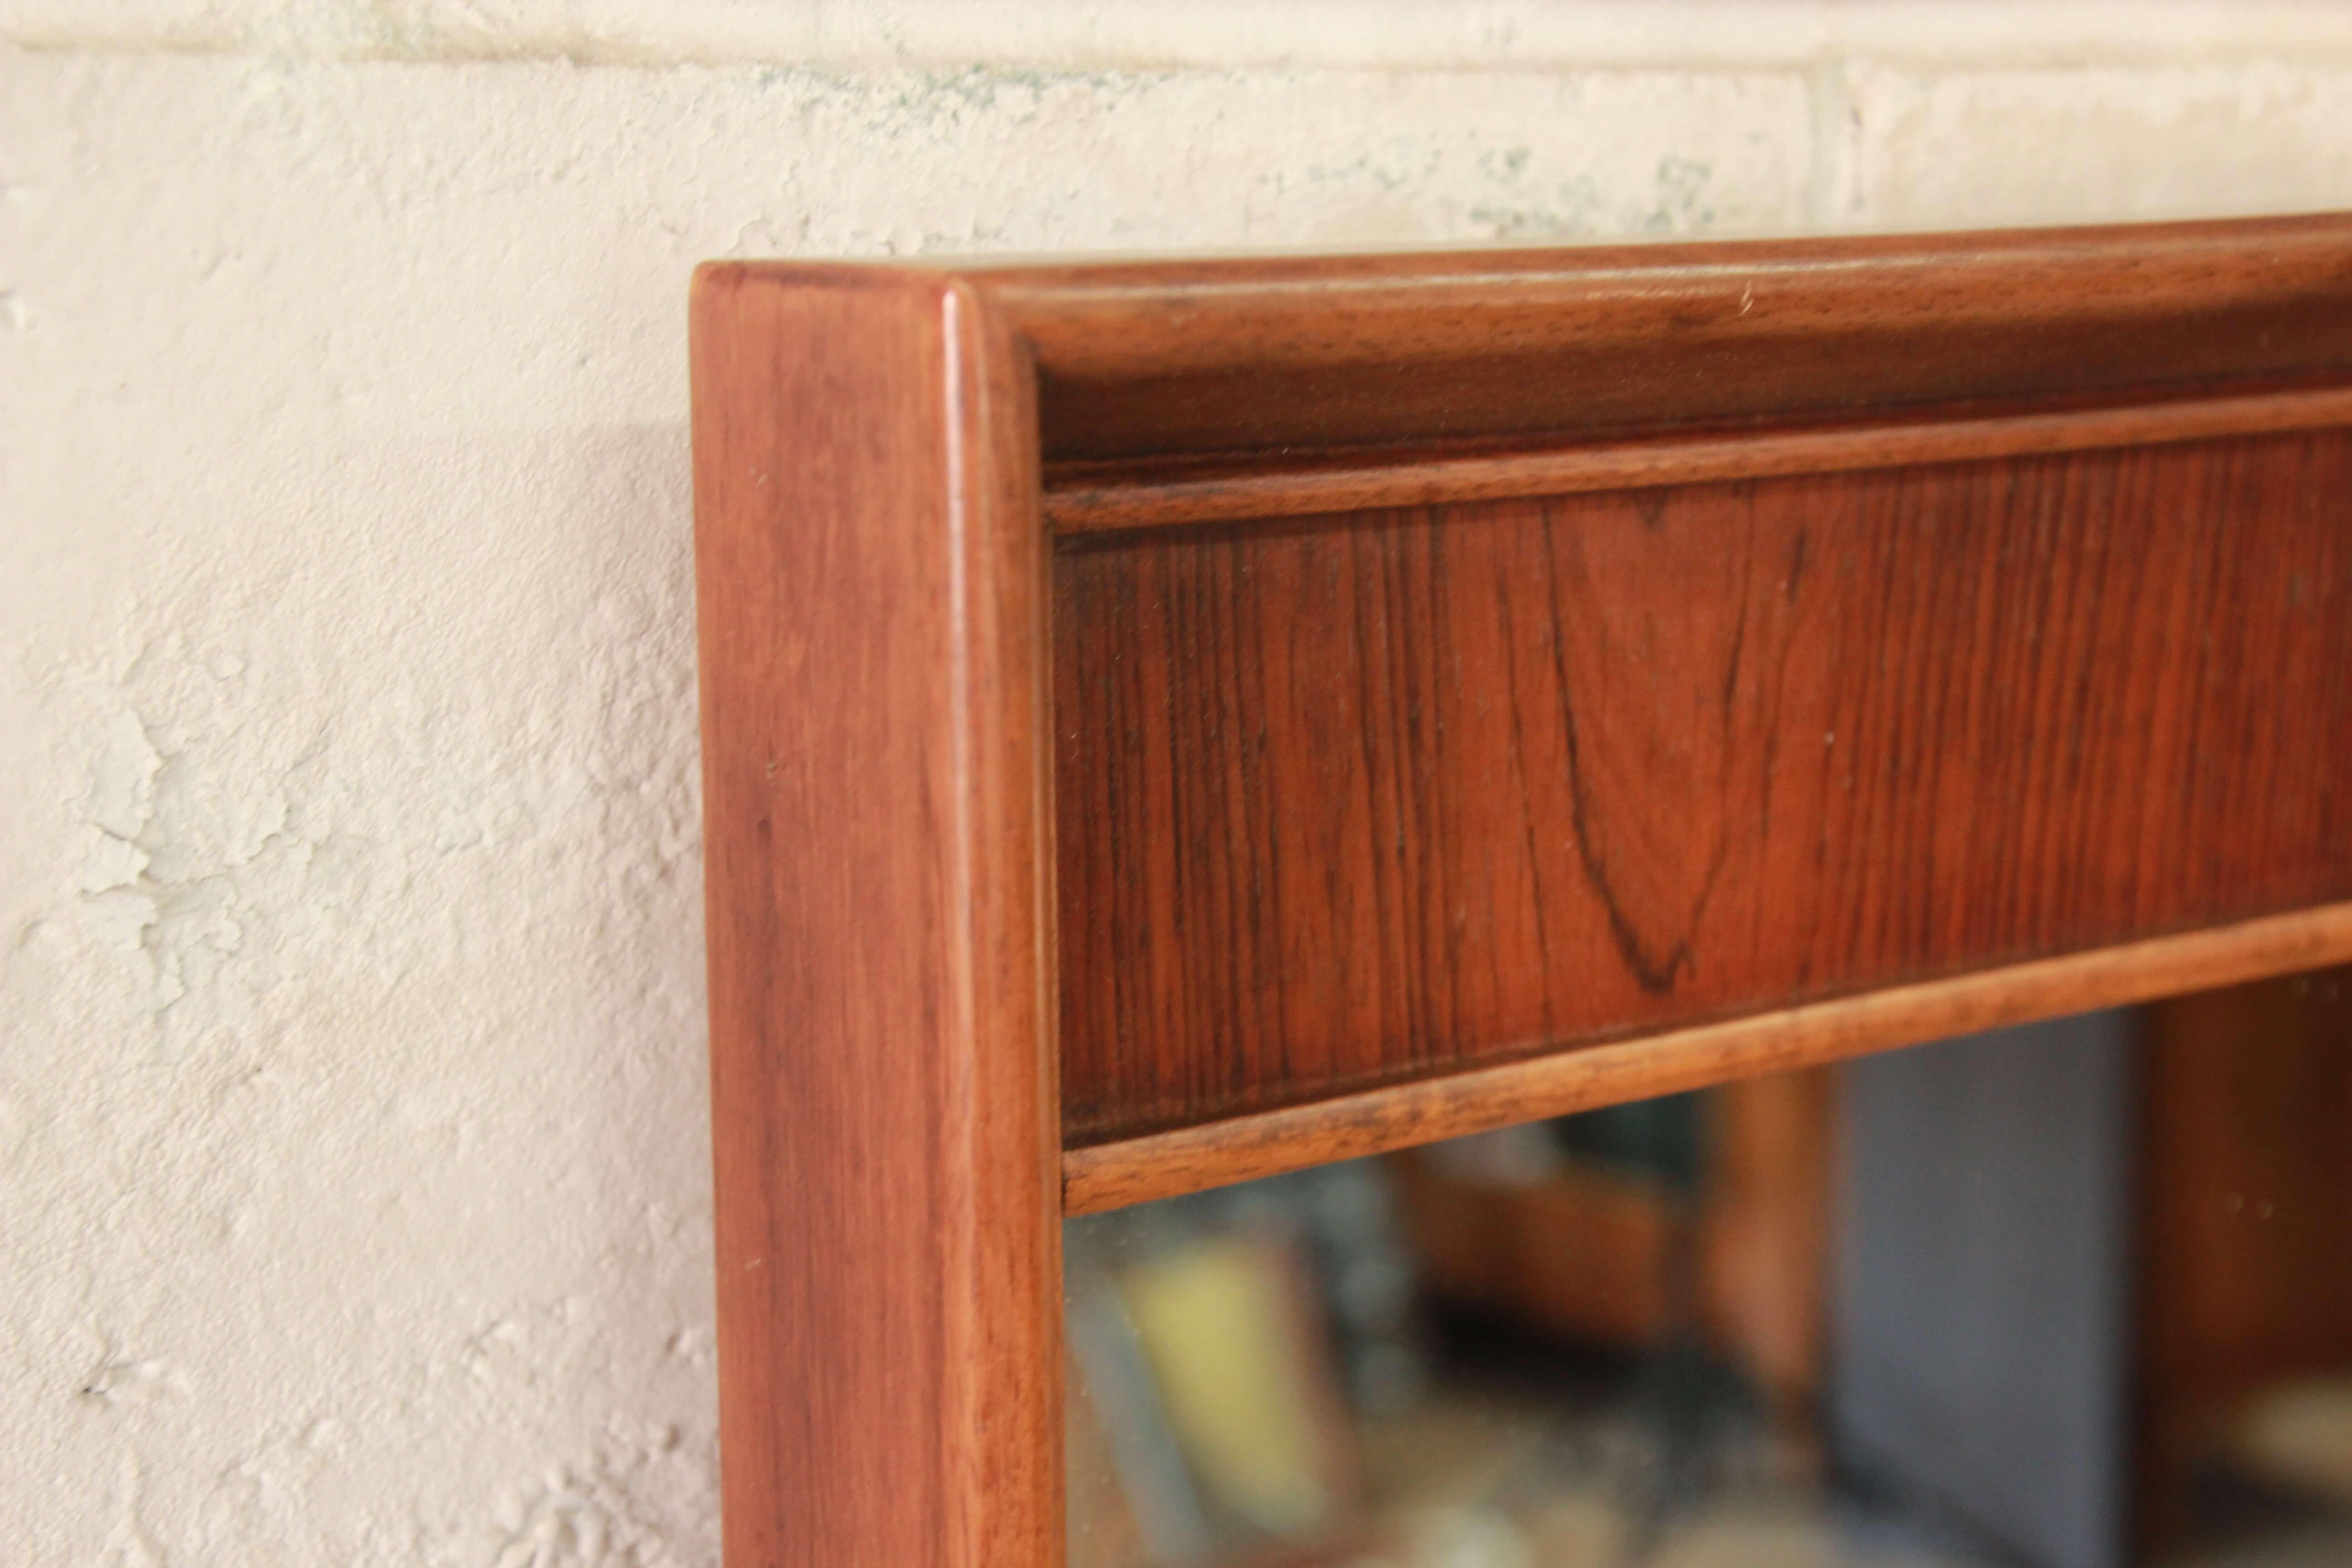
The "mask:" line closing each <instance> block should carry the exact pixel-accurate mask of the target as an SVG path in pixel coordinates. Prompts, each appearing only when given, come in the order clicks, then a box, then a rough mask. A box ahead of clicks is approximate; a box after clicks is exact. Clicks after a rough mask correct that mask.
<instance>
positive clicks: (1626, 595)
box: [692, 217, 2352, 1568]
mask: <svg viewBox="0 0 2352 1568" xmlns="http://www.w3.org/2000/svg"><path fill="white" fill-rule="evenodd" d="M692 347H693V362H694V400H695V414H694V441H695V489H696V519H697V522H696V532H697V551H698V592H699V596H700V599H699V602H700V611H699V614H700V621H701V642H700V657H701V671H702V675H701V679H702V725H703V744H704V767H705V802H706V805H705V810H706V818H707V826H708V838H707V844H706V850H705V854H706V862H707V867H708V872H709V955H710V1016H711V1058H712V1098H713V1116H714V1130H715V1131H714V1137H715V1153H716V1164H717V1205H718V1208H717V1224H718V1266H719V1331H720V1345H719V1365H720V1381H721V1388H720V1416H721V1420H720V1430H721V1444H722V1466H723V1491H724V1507H725V1516H726V1529H727V1551H728V1559H729V1561H730V1563H733V1564H736V1565H737V1568H752V1565H765V1564H781V1563H812V1564H814V1563H825V1564H839V1563H907V1564H913V1563H936V1564H943V1565H944V1564H953V1565H957V1568H965V1565H976V1564H982V1563H988V1564H1014V1563H1017V1564H1024V1565H1025V1564H1053V1563H1058V1562H1059V1561H1060V1560H1061V1551H1062V1543H1061V1540H1060V1530H1061V1485H1062V1473H1061V1467H1062V1451H1061V1446H1060V1443H1061V1437H1060V1419H1061V1409H1062V1398H1061V1391H1060V1378H1061V1342H1060V1334H1061V1323H1060V1258H1059V1230H1058V1222H1059V1220H1060V1218H1061V1217H1062V1215H1063V1214H1064V1213H1065V1212H1072V1213H1076V1212H1084V1211H1087V1210H1089V1209H1097V1208H1104V1207H1109V1206H1113V1205H1118V1204H1123V1203H1129V1202H1134V1201H1139V1200H1140V1199H1143V1198H1148V1197H1152V1196H1158V1195H1164V1194H1171V1193H1175V1192H1180V1191H1185V1190H1190V1189H1192V1188H1197V1187H1201V1186H1205V1185H1211V1184H1216V1183H1219V1182H1223V1181H1230V1180H1235V1179H1240V1178H1242V1177H1245V1176H1250V1175H1256V1174H1263V1173H1271V1172H1274V1171H1278V1170H1283V1169H1288V1168H1293V1167H1296V1166H1298V1165H1302V1164H1307V1163H1317V1162H1320V1161H1324V1160H1328V1159H1336V1158H1341V1157H1345V1156H1348V1155H1353V1154H1360V1153H1365V1152H1374V1151H1378V1150H1382V1149H1388V1148H1394V1147H1399V1146H1402V1145H1404V1144H1408V1143H1411V1142H1419V1141H1422V1140H1424V1139H1428V1138H1433V1137H1440V1136H1445V1135H1449V1134H1454V1133H1459V1132H1464V1131H1473V1130H1475V1129H1479V1128H1484V1127H1490V1126H1496V1125H1500V1124H1503V1123H1505V1122H1508V1121H1517V1120H1523V1119H1528V1118H1532V1117H1536V1116H1541V1115H1549V1114H1555V1113H1559V1112H1562V1111H1566V1110H1573V1109H1577V1108H1580V1107H1584V1106H1590V1105H1594V1104H1600V1103H1603V1102H1607V1101H1611V1100H1624V1099H1630V1098H1634V1097H1638V1096H1642V1095H1647V1094H1652V1093H1657V1092H1662V1091H1664V1090H1668V1089H1682V1088H1688V1087H1693V1086H1696V1085H1700V1084H1705V1083H1710V1082H1716V1081H1720V1080H1724V1079H1729V1078H1733V1077H1737V1076H1740V1075H1743V1074H1748V1073H1755V1072H1760V1071H1765V1070H1769V1069H1773V1068H1784V1067H1790V1066H1796V1065H1799V1064H1803V1063H1812V1062H1819V1061H1823V1060H1828V1059H1831V1058H1837V1057H1842V1056H1846V1055H1850V1054H1853V1053H1855V1052H1859V1051H1865V1050H1871V1049H1876V1048H1881V1047H1889V1046H1894V1045H1898V1044H1904V1043H1909V1042H1913V1041H1916V1040H1920V1039H1924V1038H1928V1037H1935V1036H1938V1035H1944V1034H1949V1033H1955V1032H1960V1031H1966V1030H1973V1029H1979V1028H1984V1027H1988V1026H1993V1025H1997V1024H2000V1023H2004V1022H2012V1021H2020V1020H2023V1019H2027V1018H2032V1017H2036V1016H2049V1015H2053V1014H2057V1013H2062V1012H2066V1011H2071V1010H2077V1009H2082V1008H2088V1007H2094V1006H2100V1005H2116V1004H2121V1003H2126V1002H2130V1001H2135V1000H2140V999H2145V998H2149V997H2153V996H2157V995H2160V994H2171V993H2177V992H2181V991H2187V990H2193V989H2200V988H2205V987H2210V986H2216V985H2221V984H2229V983H2231V982H2233V981H2238V980H2242V979H2247V978H2252V977H2254V976H2258V975H2263V974H2268V973H2279V972H2283V971H2286V970H2291V969H2297V968H2305V967H2313V966H2317V965H2319V964H2323V963H2332V962H2337V961H2341V960H2344V959H2346V958H2347V957H2352V772H2348V771H2347V765H2346V764H2347V762H2352V220H2347V219H2345V218H2339V217H2313V218H2296V219H2276V220H2264V221H2260V222H2240V223H2227V224H2205V225H2178V226H2162V227H2141V228H2116V229H2105V230H2099V229H2087V230H2074V231H2060V230H2053V231H2044V232H2039V233H2019V234H2000V235H1963V236H1941V237H1902V238H1870V239H1834V240H1808V241H1791V242H1776V243H1762V244H1739V245H1705V246H1687V247H1639V248H1622V247H1621V248H1606V249H1588V250H1567V251H1504V252H1492V253H1475V252H1454V253H1440V254H1423V255H1397V256H1378V257H1356V258H1310V259H1277V260H1268V259H1248V260H1219V261H1200V262H1181V263H1149V264H1146V263H1132V264H1087V265H1067V266H1060V265H1057V266H1015V267H1003V268H991V267H961V266H957V267H940V268H928V267H873V268H865V267H849V266H788V265H781V264H775V265H771V264H757V263H722V264H715V265H712V266H710V267H707V268H704V269H703V270H702V272H701V273H700V274H698V278H697V280H696V286H695V292H694V302H693V310H692Z"/></svg>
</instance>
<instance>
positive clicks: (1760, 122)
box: [0, 0, 2352, 1568]
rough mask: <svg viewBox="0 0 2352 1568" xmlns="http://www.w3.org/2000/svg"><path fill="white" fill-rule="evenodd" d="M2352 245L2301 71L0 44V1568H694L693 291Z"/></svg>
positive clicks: (2078, 17) (957, 50)
mask: <svg viewBox="0 0 2352 1568" xmlns="http://www.w3.org/2000/svg"><path fill="white" fill-rule="evenodd" d="M2326 205H2352V16H2347V13H2346V12H2345V11H2344V10H2343V9H2342V8H2341V7H2336V6H2329V5H2230V4H2224V3H2220V0H2214V3H2210V4H2196V5H2155V6H2148V5H2137V6H2119V5H2091V6H2084V7H2076V8H2073V9H2066V8H2055V9H2053V8H2050V7H2038V8H2036V7H2023V6H2011V5H1998V4H1974V5H1971V4H1965V3H1958V0H1955V3H1950V4H1941V3H1939V4H1927V3H1920V4H1904V3H1899V0H1898V3H1894V4H1887V5H1875V6H1858V5H1840V4H1811V5H1807V4H1797V3H1790V4H1772V3H1769V0H1748V3H1720V4H1710V5H1686V6H1675V5H1604V4H1553V5H1543V4H1538V3H1535V0H1517V3H1503V0H1488V3H1484V4H1473V5H1463V6H1456V7H1447V6H1438V5H1408V4H1403V3H1402V0H1365V3H1362V4H1357V5H1344V4H1340V3H1339V0H1319V3H1316V4H1300V5H1295V6H1285V5H1279V4H1264V3H1260V4H1255V5H1240V4H1235V3H1231V0H1204V3H1202V4H1199V5H1180V4H1176V3H1174V0H1152V3H1150V4H1137V5H1128V6H1124V7H1114V6H1103V7H1081V6H1076V5H1057V4H1042V5H1011V4H998V3H995V0H987V3H982V4H978V5H962V6H958V5H920V4H892V5H863V6H861V5H844V4H826V5H818V4H813V3H808V4H789V3H773V4H764V5H761V4H751V3H727V0H698V3H695V4H686V5H662V4H659V3H658V0H509V3H504V4H500V3H495V0H478V3H467V0H406V3H402V0H385V3H382V4H372V5H363V4H356V3H320V4H310V5H278V4H264V3H260V0H250V3H237V0H158V3H156V4H150V5H134V4H131V3H130V0H46V3H45V0H0V743H5V750H0V760H4V761H5V767H0V1562H5V1563H11V1564H15V1563H24V1564H73V1565H77V1568H79V1565H83V1564H122V1565H134V1564H145V1565H166V1564H168V1565H184V1564H228V1563H236V1564H256V1565H263V1564H278V1563H284V1564H306V1565H307V1564H379V1563H381V1564H392V1563H402V1564H433V1565H441V1564H448V1565H459V1564H463V1565H467V1568H493V1565H495V1568H524V1565H535V1568H555V1565H559V1564H563V1565H570V1564H581V1565H585V1564H634V1565H636V1568H656V1565H669V1564H678V1565H696V1568H709V1565H714V1564H715V1563H716V1562H717V1556H718V1552H717V1537H718V1531H717V1520H716V1510H715V1506H714V1499H715V1489H714V1484H713V1483H714V1474H715V1471H714V1463H715V1455H714V1451H713V1435H712V1429H713V1391H712V1367H711V1358H710V1344H711V1331H710V1301H709V1282H708V1273H709V1244H708V1240H707V1236H708V1231H709V1178H708V1173H707V1162H708V1143H707V1138H706V1133H705V1108H704V1103H703V1096H704V1092H705V1081H704V1078H703V1069H702V1063H701V1050H702V1026H703V1014H702V1002H701V962H702V955H701V937H700V912H699V900H700V879H699V871H698V854H699V838H698V800H697V795H696V767H697V760H696V752H695V732H694V701H693V691H694V668H693V658H692V637H691V623H692V600H691V594H690V587H689V574H688V493H687V462H686V450H687V442H686V429H685V423H684V421H685V408H686V390H685V333H684V315H683V307H684V301H685V286H686V279H687V274H688V269H689V268H690V267H691V266H692V264H693V263H694V262H695V261H697V260H699V259H701V258H706V257H716V256H730V255H751V254H774V255H811V256H817V255H825V256H837V255H881V254H905V253H908V252H914V251H982V250H1003V249H1017V250H1026V251H1069V250H1101V249H1117V250H1129V251H1132V250H1149V249H1173V248H1191V247H1234V246H1314V245H1327V246H1338V245H1353V244H1359V243H1365V242H1391V241H1433V242H1434V241H1449V240H1466V239H1475V238H1506V239H1555V238H1557V239H1570V238H1575V237H1585V236H1615V235H1657V236H1674V235H1687V234H1696V233H1702V232H1717V233H1755V232H1781V231H1790V230H1797V229H1804V228H1819V227H1864V226H1890V225H1891V226H1926V225H1944V224H1966V223H1977V222H1993V221H2011V220H2014V221H2023V222H2040V221H2053V220H2072V219H2088V218H2105V217H2125V216H2156V215H2168V214H2189V213H2226V212H2242V211H2252V210H2258V209H2301V208H2311V207H2318V206H2326Z"/></svg>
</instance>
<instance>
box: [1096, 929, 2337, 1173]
mask: <svg viewBox="0 0 2352 1568" xmlns="http://www.w3.org/2000/svg"><path fill="white" fill-rule="evenodd" d="M2347 960H2352V902H2347V903H2339V904H2326V905H2322V906H2320V907H2318V908H2316V909H2310V910H2297V911H2295V912H2294V913H2291V914H2281V915H2267V916H2263V917H2262V918H2260V919H2256V920H2250V921H2242V922H2240V923H2237V924H2234V925H2226V926H2216V927H2212V928H2210V929H2208V930H2204V931H2188V932H2183V933H2180V934H2178V935H2172V936H2161V937H2154V938H2150V939H2148V940H2146V941H2142V942H2127V943H2124V944H2122V945H2119V946H2116V947H2108V948H2099V949H2095V950H2094V951H2091V952H2078V953H2069V954H2067V955H2065V956H2063V957H2059V958H2044V959H2035V960H2032V961H2031V962H2028V963H2016V964H2009V965H2005V966H2003V967H2001V968H1998V969H1990V970H1984V971H1979V972H1978V973H1972V974H1963V975H1958V976H1955V977H1952V978H1949V979H1944V980H1936V981H1929V982H1925V983H1921V984H1909V985H1897V986H1891V987H1888V988H1886V989H1884V990H1878V991H1872V992H1867V993H1864V994H1860V995H1855V996H1847V997H1841V998H1837V999H1834V1000H1831V1001H1825V1002H1816V1003H1810V1004H1806V1005H1801V1006H1796V1007H1787V1008H1778V1009H1775V1010H1773V1011H1771V1012H1769V1013H1762V1014H1758V1015H1754V1016H1748V1017H1742V1018H1734V1019H1730V1020H1727V1021H1724V1022H1719V1023H1712V1024H1703V1025H1699V1026H1695V1027H1692V1028H1685V1029H1676V1030H1674V1031H1671V1032H1669V1033H1665V1034H1657V1035H1645V1036H1642V1037H1638V1038H1633V1039H1627V1040H1620V1041H1614V1042H1612V1043H1610V1044H1607V1045H1601V1046H1590V1047H1581V1048H1579V1049H1574V1050H1570V1051H1565V1052H1562V1053H1560V1054H1558V1055H1555V1056H1545V1057H1534V1058H1528V1059H1525V1060H1520V1061H1513V1062H1507V1063H1505V1064H1503V1065H1501V1066H1498V1067H1490V1068H1473V1069H1471V1070H1469V1071H1466V1072H1458V1073H1454V1074H1451V1075H1449V1076H1446V1077H1443V1078H1435V1079H1419V1080H1416V1081H1414V1082H1411V1083H1402V1084H1394V1085H1391V1086H1388V1087H1385V1088H1381V1089H1366V1090H1363V1091H1361V1092H1359V1093H1355V1094H1346V1095H1339V1096H1336V1097H1334V1098H1332V1099H1329V1100H1317V1101H1314V1102H1312V1103H1310V1104H1307V1105H1298V1106H1291V1107H1286V1108H1285V1109H1283V1110H1269V1111H1262V1112H1258V1113H1255V1114H1253V1115H1249V1116H1239V1117H1234V1118H1232V1119H1230V1120H1226V1121H1212V1122H1204V1123H1202V1124H1199V1125H1196V1126H1191V1127H1182V1128H1178V1129H1175V1130H1173V1131H1166V1132H1154V1133H1147V1134H1144V1135H1142V1136H1140V1137H1135V1138H1123V1139H1118V1140H1116V1141H1114V1142H1105V1143H1095V1144H1087V1145H1084V1146H1081V1147H1078V1148H1075V1149H1067V1150H1065V1151H1064V1152H1063V1154H1062V1208H1063V1212H1064V1213H1065V1214H1067V1215H1085V1214H1095V1213H1098V1212H1100V1211H1102V1210H1105V1209H1114V1208H1122V1207H1125V1206H1126V1205H1130V1204H1139V1203H1146V1202H1149V1201H1150V1200H1152V1199H1155V1198H1167V1197H1175V1196H1179V1195H1181V1194H1185V1193H1192V1192H1199V1191H1202V1190H1203V1189H1205V1188H1209V1187H1217V1186H1223V1185H1226V1184H1230V1183H1234V1182H1244V1181H1250V1180H1254V1179H1255V1178H1257V1177H1260V1176H1273V1175H1279V1174H1281V1173H1284V1172H1286V1171H1297V1170H1303V1169H1305V1168H1306V1167H1307V1166H1309V1165H1320V1164H1327V1163H1330V1162H1333V1161H1337V1160H1351V1159H1357V1158H1360V1157H1361V1156H1364V1155H1367V1154H1380V1153H1385V1152H1389V1151H1391V1150H1396V1149H1404V1148H1410V1147H1412V1146H1413V1145H1414V1144H1418V1143H1427V1142H1434V1141H1436V1140H1439V1139H1444V1138H1458V1137H1462V1136H1465V1135H1466V1134H1469V1133H1473V1132H1485V1131H1492V1130H1494V1129H1496V1128H1498V1127H1507V1126H1510V1125H1512V1124H1513V1123H1516V1122H1521V1121H1537V1120H1539V1119H1541V1118H1544V1117H1549V1116H1564V1115H1567V1114H1568V1113H1570V1112H1571V1111H1577V1110H1592V1109H1594V1108H1596V1107H1599V1106H1604V1105H1616V1104H1622V1103H1623V1102H1625V1101H1627V1100H1643V1099H1647V1098H1649V1097H1650V1096H1652V1095H1659V1094H1675V1093H1679V1092H1681V1091H1683V1090H1685V1089H1703V1088H1706V1087H1707V1086H1709V1085H1713V1084H1718V1083H1723V1082H1726V1081H1728V1080H1730V1079H1739V1078H1752V1077H1756V1076H1759V1075H1761V1074H1764V1073H1770V1072H1780V1071H1783V1070H1786V1069H1790V1068H1805V1067H1814V1066H1818V1065H1820V1064H1821V1063H1823V1062H1831V1061H1836V1060H1839V1059H1841V1058H1846V1057H1853V1056H1860V1055H1863V1054H1865V1053H1867V1052H1871V1051H1877V1050H1885V1049H1889V1048H1892V1047H1898V1046H1908V1045H1917V1044H1920V1043H1922V1042H1924V1041H1927V1040H1933V1039H1941V1038H1945V1037H1950V1036H1954V1035H1967V1034H1974V1033H1976V1032H1978V1031H1979V1030H1983V1029H1995V1028H2000V1027H2002V1026H2007V1025H2011V1024H2023V1023H2030V1022H2032V1021H2033V1020H2035V1019H2038V1018H2051V1017H2059V1016H2064V1015H2067V1014H2071V1013H2081V1012H2089V1011H2091V1010H2093V1009H2095V1008H2101V1007H2117V1006H2126V1005H2131V1004H2133V1003H2138V1002H2148V1001H2154V1000H2156V999H2158V998H2160V997H2165V996H2172V995H2179V994H2184V993H2188V992H2192V991H2207V990H2212V989H2214V988H2216V987H2219V986H2224V985H2234V984H2241V983H2242V982H2245V981H2249V980H2259V979H2262V978H2264V977H2265V976H2268V975H2273V974H2285V973H2294V972H2295V971H2297V970H2304V969H2316V968H2319V967H2322V966H2324V965H2326V964H2330V963H2343V962H2346V961H2347Z"/></svg>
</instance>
